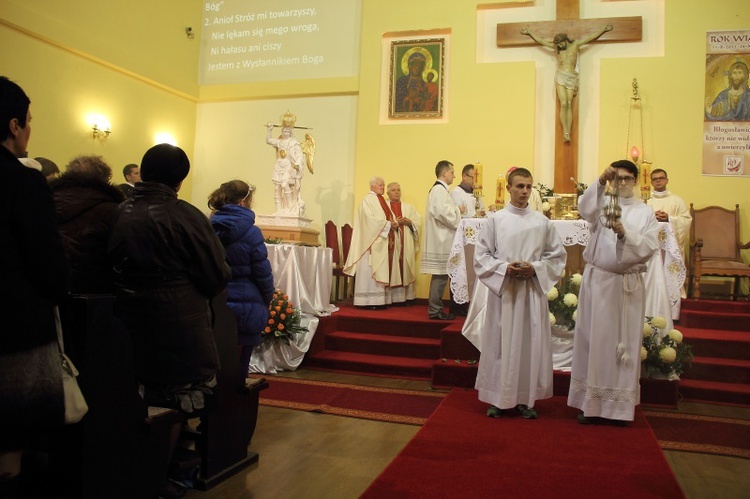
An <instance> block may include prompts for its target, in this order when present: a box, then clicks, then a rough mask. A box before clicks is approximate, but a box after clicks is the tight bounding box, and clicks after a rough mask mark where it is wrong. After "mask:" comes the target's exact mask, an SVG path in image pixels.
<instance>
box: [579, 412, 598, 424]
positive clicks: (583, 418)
mask: <svg viewBox="0 0 750 499" xmlns="http://www.w3.org/2000/svg"><path fill="white" fill-rule="evenodd" d="M576 419H577V420H578V422H579V423H580V424H594V423H595V422H596V420H595V418H587V417H586V416H584V415H583V413H580V414H579V415H578V416H577V417H576Z"/></svg>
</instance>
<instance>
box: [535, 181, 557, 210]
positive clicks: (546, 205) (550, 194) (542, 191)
mask: <svg viewBox="0 0 750 499" xmlns="http://www.w3.org/2000/svg"><path fill="white" fill-rule="evenodd" d="M534 189H536V190H537V191H539V195H540V196H541V197H542V211H543V212H544V214H545V215H546V216H547V218H552V205H551V204H550V202H549V201H548V199H549V198H554V196H555V191H553V190H552V188H551V187H547V186H546V185H544V184H543V183H541V182H539V183H538V184H536V185H535V186H534Z"/></svg>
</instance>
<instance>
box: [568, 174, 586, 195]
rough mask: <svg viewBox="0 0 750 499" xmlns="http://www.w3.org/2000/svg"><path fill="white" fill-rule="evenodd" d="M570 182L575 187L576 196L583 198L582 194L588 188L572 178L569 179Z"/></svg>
mask: <svg viewBox="0 0 750 499" xmlns="http://www.w3.org/2000/svg"><path fill="white" fill-rule="evenodd" d="M570 180H572V181H573V185H575V186H576V192H577V193H578V196H583V193H584V192H586V189H588V187H589V186H588V185H586V184H584V183H583V182H579V181H577V180H576V179H575V178H573V177H570Z"/></svg>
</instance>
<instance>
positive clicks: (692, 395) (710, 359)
mask: <svg viewBox="0 0 750 499" xmlns="http://www.w3.org/2000/svg"><path fill="white" fill-rule="evenodd" d="M675 327H676V328H677V329H679V330H680V331H681V332H682V334H683V336H684V338H685V341H686V342H688V344H690V345H691V347H692V350H693V354H694V355H695V358H694V359H693V365H692V367H689V368H687V369H686V370H685V372H684V373H683V374H682V379H681V380H680V393H681V394H682V396H683V399H684V400H689V401H698V402H702V401H705V402H720V403H728V404H739V405H750V303H747V302H733V301H719V300H683V301H682V310H681V313H680V322H679V324H678V325H676V326H675Z"/></svg>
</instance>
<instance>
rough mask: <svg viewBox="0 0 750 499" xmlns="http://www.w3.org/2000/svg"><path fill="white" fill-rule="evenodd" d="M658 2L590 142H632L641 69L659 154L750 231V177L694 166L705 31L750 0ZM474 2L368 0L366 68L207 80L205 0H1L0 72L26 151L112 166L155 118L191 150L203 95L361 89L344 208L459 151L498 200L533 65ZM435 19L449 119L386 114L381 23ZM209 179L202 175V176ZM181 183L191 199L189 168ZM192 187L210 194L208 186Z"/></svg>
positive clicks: (415, 187)
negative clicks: (22, 110)
mask: <svg viewBox="0 0 750 499" xmlns="http://www.w3.org/2000/svg"><path fill="white" fill-rule="evenodd" d="M644 1H646V0H644ZM653 1H658V0H653ZM665 2H666V27H665V30H666V35H665V55H664V57H656V58H631V59H605V60H603V61H602V64H601V75H600V101H601V102H600V103H599V109H600V116H599V120H600V124H601V132H600V139H599V143H598V144H589V143H586V144H581V147H599V157H600V158H601V161H602V162H603V163H604V162H608V161H609V160H610V159H616V158H619V157H621V156H622V155H623V152H624V149H625V145H624V140H625V139H624V137H623V134H624V130H625V129H626V126H627V118H628V107H627V102H628V98H629V95H630V82H631V80H632V78H633V77H637V78H638V81H639V84H640V89H641V94H642V97H643V103H644V111H643V117H644V126H645V144H644V145H645V149H646V154H647V156H649V159H650V160H651V161H653V165H654V167H663V168H665V169H666V170H667V171H668V172H669V174H670V188H672V190H673V191H674V192H676V193H678V194H679V195H681V196H682V197H683V198H684V199H686V200H687V201H688V202H691V201H692V202H694V203H695V204H696V205H698V206H705V205H710V204H718V205H723V206H732V205H734V203H739V204H740V209H741V212H742V213H743V223H742V227H741V239H742V240H748V239H750V196H748V195H747V191H748V182H750V180H748V179H747V178H724V177H703V176H701V173H700V172H701V147H702V142H701V127H702V103H703V85H704V83H703V82H704V64H705V63H704V57H705V33H706V31H713V30H729V29H747V28H748V27H750V10H749V9H748V8H747V2H746V0H717V1H715V2H705V1H704V0H665ZM438 4H439V5H438ZM476 9H477V2H476V1H471V2H469V1H465V0H461V1H453V2H439V3H436V2H435V1H434V0H429V1H428V0H412V1H411V2H403V1H402V0H363V21H362V39H361V61H360V74H359V75H358V76H356V77H352V78H339V79H331V80H316V81H292V82H281V83H270V84H269V83H264V84H245V85H233V86H209V87H199V86H198V85H197V64H198V36H199V30H200V17H201V2H200V1H198V0H163V1H160V2H150V1H146V0H132V1H130V2H119V3H115V2H102V1H101V0H97V1H93V0H78V1H76V2H59V1H56V0H25V1H20V0H4V1H3V2H2V3H0V44H2V45H0V46H3V47H4V48H5V50H3V51H2V53H0V67H2V70H0V72H1V73H3V74H5V75H8V76H10V77H11V78H12V79H14V80H16V81H18V82H19V83H20V84H21V85H22V86H23V87H24V88H25V89H26V90H27V92H28V93H29V95H30V96H31V98H32V100H33V105H32V112H33V113H34V116H35V120H34V133H33V137H32V140H31V145H30V152H31V153H32V155H35V154H46V155H49V156H50V157H51V158H52V159H55V160H57V161H58V162H65V161H67V160H68V159H70V157H72V156H73V155H74V154H78V153H91V152H93V153H99V154H104V155H105V158H107V159H108V160H109V161H110V163H111V164H112V165H113V167H115V168H116V169H117V167H119V166H121V165H123V164H125V163H127V162H131V161H137V160H138V159H139V157H140V155H142V153H143V151H144V150H145V149H146V148H148V147H149V146H150V145H152V143H153V140H152V136H153V132H154V131H155V130H156V128H160V127H165V128H169V129H170V130H172V131H173V133H174V135H176V136H177V138H178V142H179V144H180V145H181V146H183V147H184V148H185V149H186V150H187V151H188V154H189V155H190V156H191V158H192V156H193V154H194V144H195V139H194V135H195V126H196V108H197V102H202V103H203V102H205V103H210V102H223V101H230V102H231V101H244V100H264V99H268V100H272V101H274V106H273V109H276V104H277V105H278V106H280V107H284V106H285V103H286V100H288V99H291V98H305V99H306V100H314V99H316V98H317V97H319V96H320V97H326V98H327V97H330V96H335V95H348V96H356V97H357V109H356V138H355V139H354V140H355V152H354V157H355V161H354V163H355V164H354V165H353V168H354V182H353V186H352V192H351V193H350V195H347V196H346V197H345V198H346V199H349V200H351V210H353V209H354V207H355V206H356V205H357V204H358V203H359V201H360V200H361V199H362V196H363V195H364V194H365V192H366V191H367V188H368V187H367V181H368V180H369V179H370V178H371V177H372V176H374V175H380V176H383V177H385V179H386V180H387V181H392V180H398V181H399V182H401V184H402V188H403V190H404V194H405V200H406V201H407V202H410V203H412V204H414V205H415V206H416V207H417V209H419V210H423V209H424V204H425V201H426V194H427V189H428V188H429V186H430V185H431V183H432V181H433V178H434V177H433V169H434V165H435V163H436V162H437V161H438V160H440V159H449V160H451V161H452V162H453V163H454V164H455V165H456V167H457V168H459V167H460V166H461V165H463V164H465V163H470V162H475V161H481V162H482V163H483V164H484V165H485V173H484V177H485V178H484V180H485V184H486V185H487V186H488V188H486V189H485V196H486V199H485V200H486V201H489V202H491V201H492V189H491V183H492V179H493V178H494V177H495V176H496V175H497V173H499V172H502V171H505V170H506V169H507V168H508V167H509V166H511V165H514V164H517V165H524V166H530V165H533V161H534V151H533V150H534V143H533V141H534V130H535V126H537V124H535V123H534V106H535V96H534V91H535V90H534V89H535V78H536V77H535V69H534V63H532V62H528V63H499V64H494V63H490V64H477V63H476ZM188 25H190V26H192V27H193V28H194V29H195V30H196V33H197V36H196V39H195V40H187V39H186V37H185V34H184V27H185V26H188ZM436 28H443V29H449V30H450V32H451V34H450V53H449V68H448V70H449V72H450V82H449V94H448V98H449V100H448V113H449V114H448V116H449V120H448V123H446V124H438V125H434V124H417V125H382V124H380V122H379V113H380V107H379V106H380V95H381V81H382V79H381V76H382V75H381V54H382V48H381V41H382V35H383V33H388V32H398V31H411V30H420V29H436ZM650 28H651V27H650V26H647V28H646V29H650ZM25 33H28V34H25ZM44 37H46V38H50V39H51V40H52V44H49V43H45V42H44V41H43V40H42V38H44ZM8 47H11V48H12V49H11V50H9V49H8ZM99 59H101V60H103V61H104V63H100V62H98V60H99ZM129 72H130V73H132V74H130V73H129ZM93 107H96V108H101V109H103V111H104V112H106V113H109V114H110V116H109V117H110V120H111V122H112V127H113V134H112V136H111V137H110V138H109V139H108V140H107V141H106V142H95V141H93V140H91V139H88V138H86V137H85V127H84V126H83V124H82V123H81V120H82V116H83V114H84V113H85V112H86V110H87V109H89V108H93ZM284 110H285V109H282V110H281V111H280V112H283V111H284ZM265 119H266V118H265V117H263V119H262V121H265ZM330 126H331V127H337V126H341V124H339V123H331V124H330ZM540 126H544V125H543V124H540ZM318 147H319V148H323V147H325V145H324V144H320V143H319V144H318ZM603 166H604V164H602V165H600V166H599V168H601V167H603ZM201 167H205V168H210V165H205V166H204V165H201ZM207 181H208V180H207ZM210 181H211V182H214V181H215V179H211V180H210ZM207 188H208V187H207V186H205V185H201V186H200V187H199V188H197V189H196V191H199V192H201V193H203V192H205V191H206V189H207ZM182 195H183V196H184V197H186V198H187V199H190V195H191V189H190V182H188V183H187V185H186V191H185V192H183V193H182ZM201 197H202V196H201ZM193 201H194V203H195V204H197V205H199V206H202V205H203V199H196V200H193ZM426 283H427V279H426V278H424V277H421V278H420V280H419V287H418V290H419V296H422V297H424V296H426V294H427V293H426V289H427V287H426Z"/></svg>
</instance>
